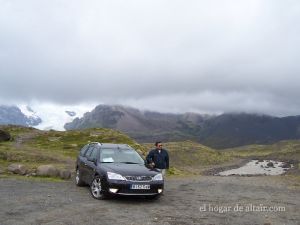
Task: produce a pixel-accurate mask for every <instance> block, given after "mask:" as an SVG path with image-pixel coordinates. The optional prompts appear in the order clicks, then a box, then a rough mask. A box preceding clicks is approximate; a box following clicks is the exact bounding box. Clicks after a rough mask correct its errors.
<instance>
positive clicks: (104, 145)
mask: <svg viewBox="0 0 300 225" xmlns="http://www.w3.org/2000/svg"><path fill="white" fill-rule="evenodd" d="M90 144H97V145H100V148H110V149H120V148H121V149H132V148H131V147H130V146H129V145H127V144H113V143H99V142H92V143H90Z"/></svg>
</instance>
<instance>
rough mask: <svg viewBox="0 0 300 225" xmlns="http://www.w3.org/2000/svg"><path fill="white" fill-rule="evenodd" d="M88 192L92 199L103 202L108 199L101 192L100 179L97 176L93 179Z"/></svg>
mask: <svg viewBox="0 0 300 225" xmlns="http://www.w3.org/2000/svg"><path fill="white" fill-rule="evenodd" d="M90 190H91V194H92V196H93V198H95V199H98V200H103V199H106V198H107V197H108V195H107V194H106V193H104V191H103V186H102V182H101V178H100V177H99V176H96V177H95V178H94V179H93V181H92V184H91V187H90Z"/></svg>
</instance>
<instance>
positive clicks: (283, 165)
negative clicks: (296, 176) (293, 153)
mask: <svg viewBox="0 0 300 225" xmlns="http://www.w3.org/2000/svg"><path fill="white" fill-rule="evenodd" d="M281 167H282V168H291V164H289V163H283V164H282V166H281Z"/></svg>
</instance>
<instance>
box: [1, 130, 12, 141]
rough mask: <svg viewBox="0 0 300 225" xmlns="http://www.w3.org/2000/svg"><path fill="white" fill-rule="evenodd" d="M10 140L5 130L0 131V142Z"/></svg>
mask: <svg viewBox="0 0 300 225" xmlns="http://www.w3.org/2000/svg"><path fill="white" fill-rule="evenodd" d="M10 138H11V136H10V134H9V133H8V132H7V131H5V130H0V142H1V141H9V140H10Z"/></svg>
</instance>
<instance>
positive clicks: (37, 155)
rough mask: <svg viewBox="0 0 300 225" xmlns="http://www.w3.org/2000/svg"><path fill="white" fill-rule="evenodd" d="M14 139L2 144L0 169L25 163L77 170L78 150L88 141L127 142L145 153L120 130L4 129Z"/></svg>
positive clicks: (9, 127) (0, 146)
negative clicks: (13, 164)
mask: <svg viewBox="0 0 300 225" xmlns="http://www.w3.org/2000/svg"><path fill="white" fill-rule="evenodd" d="M0 129H3V130H6V131H8V132H9V133H10V134H11V135H12V140H11V141H8V142H0V169H1V170H2V171H5V170H6V168H7V166H8V165H9V164H11V163H15V162H16V163H22V164H24V165H26V166H27V167H28V168H29V169H31V170H34V169H36V168H37V166H39V165H42V164H53V165H55V166H57V167H59V168H65V169H70V170H73V169H74V163H75V159H76V156H77V155H78V151H79V150H80V149H81V147H83V146H84V145H85V144H87V143H88V142H95V141H97V142H102V143H124V144H128V145H130V146H132V147H133V148H135V149H136V150H138V151H139V152H140V153H141V154H145V152H146V151H145V149H144V147H143V146H141V145H139V144H138V143H137V142H135V141H133V140H132V139H130V138H129V137H128V136H126V135H124V134H122V133H121V132H119V131H115V130H111V129H104V128H95V129H86V130H80V131H52V130H51V131H41V130H37V129H34V128H28V127H20V126H1V127H0Z"/></svg>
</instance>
